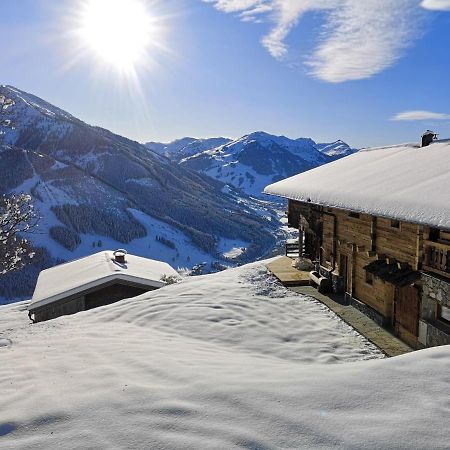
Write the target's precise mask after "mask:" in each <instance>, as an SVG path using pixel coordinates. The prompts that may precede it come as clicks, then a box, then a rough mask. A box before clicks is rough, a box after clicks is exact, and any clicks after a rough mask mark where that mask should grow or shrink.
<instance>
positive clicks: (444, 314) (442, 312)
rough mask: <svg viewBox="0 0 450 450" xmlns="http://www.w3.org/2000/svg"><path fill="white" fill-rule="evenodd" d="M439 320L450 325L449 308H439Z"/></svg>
mask: <svg viewBox="0 0 450 450" xmlns="http://www.w3.org/2000/svg"><path fill="white" fill-rule="evenodd" d="M438 319H439V320H442V321H443V322H446V323H448V324H450V308H449V307H448V306H439V308H438Z"/></svg>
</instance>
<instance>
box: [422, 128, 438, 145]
mask: <svg viewBox="0 0 450 450" xmlns="http://www.w3.org/2000/svg"><path fill="white" fill-rule="evenodd" d="M437 137H438V135H437V134H436V133H435V132H434V131H431V130H427V131H425V133H423V134H422V147H427V146H428V145H430V144H431V143H432V142H433V141H434V140H436V139H437Z"/></svg>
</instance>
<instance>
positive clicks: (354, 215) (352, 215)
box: [348, 212, 359, 219]
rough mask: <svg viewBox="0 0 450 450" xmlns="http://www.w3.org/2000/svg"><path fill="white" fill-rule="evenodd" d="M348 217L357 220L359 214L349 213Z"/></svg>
mask: <svg viewBox="0 0 450 450" xmlns="http://www.w3.org/2000/svg"><path fill="white" fill-rule="evenodd" d="M348 216H349V217H353V218H354V219H359V214H358V213H355V212H349V213H348Z"/></svg>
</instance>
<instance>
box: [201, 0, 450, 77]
mask: <svg viewBox="0 0 450 450" xmlns="http://www.w3.org/2000/svg"><path fill="white" fill-rule="evenodd" d="M203 1H205V2H207V3H211V4H213V5H214V6H215V7H216V8H217V9H218V10H220V11H223V12H226V13H234V14H237V15H238V16H239V17H240V18H241V19H242V20H246V21H251V20H252V21H261V20H265V21H269V22H270V23H272V29H271V30H270V32H269V33H268V34H267V35H266V36H264V37H263V39H262V44H263V45H264V46H265V47H266V48H267V50H268V51H269V52H270V54H271V55H272V56H274V57H275V58H277V59H285V58H287V57H288V55H289V50H290V49H289V47H288V45H287V43H286V39H287V37H288V35H289V34H290V32H291V31H292V29H293V28H294V27H295V26H296V25H297V24H298V23H299V22H300V20H301V19H302V17H303V16H304V15H305V14H306V13H308V12H312V11H322V12H324V13H325V19H324V20H325V22H324V24H323V26H322V28H321V29H320V30H319V31H320V32H319V41H318V44H317V46H316V48H314V49H313V50H312V51H311V53H310V54H309V55H305V56H306V58H305V61H304V62H305V64H306V66H307V67H308V68H309V71H310V73H311V74H312V75H313V76H315V77H317V78H319V79H321V80H324V81H327V82H332V83H339V82H344V81H349V80H358V79H364V78H369V77H371V76H373V75H375V74H377V73H379V72H381V71H383V70H384V69H386V68H388V67H390V66H392V65H393V64H394V63H395V62H396V61H397V60H398V59H399V58H400V57H401V56H402V54H403V53H404V51H405V49H406V48H407V47H408V46H409V45H411V44H412V43H413V42H414V40H415V39H416V38H417V37H418V36H419V35H420V32H419V31H418V30H419V29H420V27H419V24H420V21H421V18H422V15H423V14H424V13H425V10H424V9H423V8H429V7H430V5H431V6H434V7H436V6H437V5H438V4H440V5H441V8H443V6H442V5H444V4H448V3H449V2H450V0H363V1H362V0H203ZM421 6H423V8H421Z"/></svg>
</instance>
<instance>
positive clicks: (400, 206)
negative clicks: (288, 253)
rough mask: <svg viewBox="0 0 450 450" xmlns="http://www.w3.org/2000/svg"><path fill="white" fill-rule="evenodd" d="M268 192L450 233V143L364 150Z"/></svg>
mask: <svg viewBox="0 0 450 450" xmlns="http://www.w3.org/2000/svg"><path fill="white" fill-rule="evenodd" d="M323 180H326V183H324V182H323ZM265 192H266V193H267V194H272V195H277V196H281V197H286V198H291V199H294V200H299V201H303V202H311V203H313V204H318V205H326V206H330V207H336V208H341V209H346V210H351V211H356V212H361V213H368V214H373V215H376V216H382V217H389V218H393V219H397V220H403V221H406V222H413V223H420V224H425V225H432V226H436V227H439V228H445V229H450V140H447V141H441V142H435V143H433V144H431V145H430V146H428V147H424V148H421V147H418V146H417V145H416V144H402V145H396V146H392V147H379V148H371V149H364V150H360V151H359V152H357V153H355V154H354V155H351V156H349V157H347V158H343V159H340V160H338V161H335V162H333V163H331V164H328V165H326V166H323V167H318V168H316V169H314V170H311V171H309V172H307V173H304V174H299V175H296V176H294V177H291V178H288V179H286V180H283V181H279V182H278V183H275V184H272V185H270V186H267V187H266V189H265Z"/></svg>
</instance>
